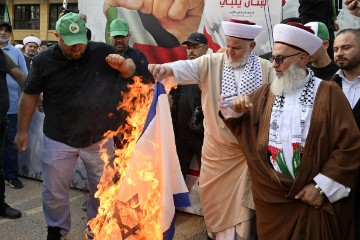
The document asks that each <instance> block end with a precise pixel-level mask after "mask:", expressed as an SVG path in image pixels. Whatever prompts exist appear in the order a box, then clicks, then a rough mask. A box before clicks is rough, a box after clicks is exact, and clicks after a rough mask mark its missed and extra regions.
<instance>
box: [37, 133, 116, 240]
mask: <svg viewBox="0 0 360 240" xmlns="http://www.w3.org/2000/svg"><path fill="white" fill-rule="evenodd" d="M101 144H102V141H100V142H97V143H95V144H93V145H90V146H88V147H85V148H73V147H70V146H68V145H66V144H63V143H60V142H57V141H54V140H52V139H50V138H48V137H46V136H44V138H43V145H42V153H41V166H42V176H43V190H42V197H43V211H44V216H45V220H46V224H47V226H48V227H60V229H61V230H60V232H61V235H63V236H65V235H67V234H68V233H69V231H70V227H71V219H70V203H69V186H70V183H71V180H72V178H73V173H74V166H75V164H76V161H77V159H78V157H80V158H81V160H82V161H83V163H84V165H85V170H86V174H87V178H88V183H89V201H88V210H87V220H88V221H89V220H90V219H92V218H94V217H95V216H96V214H97V209H98V207H99V201H98V199H95V197H94V194H95V192H96V191H97V184H98V183H99V180H100V177H101V175H102V173H103V166H104V163H103V161H102V160H101V158H100V148H101ZM102 149H107V154H108V155H109V156H112V155H113V154H114V141H113V140H112V139H110V140H109V141H108V142H106V143H105V144H104V145H103V146H102Z"/></svg>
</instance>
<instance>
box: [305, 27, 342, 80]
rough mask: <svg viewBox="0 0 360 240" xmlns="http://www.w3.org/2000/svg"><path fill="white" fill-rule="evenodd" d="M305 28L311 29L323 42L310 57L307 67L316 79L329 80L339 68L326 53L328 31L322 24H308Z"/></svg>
mask: <svg viewBox="0 0 360 240" xmlns="http://www.w3.org/2000/svg"><path fill="white" fill-rule="evenodd" d="M305 26H308V27H311V29H312V30H314V32H315V34H316V35H317V36H318V37H319V38H321V40H322V41H323V44H322V45H321V47H320V48H319V49H318V50H317V51H316V52H315V53H314V54H313V55H311V56H310V58H309V63H310V64H309V67H310V69H311V70H313V71H314V74H315V76H316V77H318V78H320V79H323V80H331V78H332V77H333V76H334V74H335V73H336V72H337V70H338V69H339V67H338V66H336V64H335V63H334V61H333V60H332V59H331V58H330V56H329V54H328V52H327V49H328V47H329V39H330V37H329V31H328V29H327V27H326V26H325V24H324V23H322V22H309V23H307V24H305Z"/></svg>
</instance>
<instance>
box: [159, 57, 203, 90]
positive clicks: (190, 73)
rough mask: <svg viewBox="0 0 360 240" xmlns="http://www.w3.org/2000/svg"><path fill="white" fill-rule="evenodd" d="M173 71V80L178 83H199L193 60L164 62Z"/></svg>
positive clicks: (196, 67)
mask: <svg viewBox="0 0 360 240" xmlns="http://www.w3.org/2000/svg"><path fill="white" fill-rule="evenodd" d="M165 65H166V66H169V67H170V68H171V69H172V70H173V72H174V81H175V82H176V83H178V84H180V85H185V84H199V80H200V77H199V72H198V66H197V65H196V63H195V62H194V61H193V60H180V61H176V62H172V63H165Z"/></svg>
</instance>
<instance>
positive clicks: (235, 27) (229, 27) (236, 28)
mask: <svg viewBox="0 0 360 240" xmlns="http://www.w3.org/2000/svg"><path fill="white" fill-rule="evenodd" d="M221 27H222V29H223V30H224V33H225V36H230V37H237V38H242V39H247V40H254V39H255V37H256V36H257V35H259V34H260V32H261V30H262V27H261V26H259V25H256V24H255V23H253V22H249V21H242V20H236V19H230V20H229V21H222V22H221Z"/></svg>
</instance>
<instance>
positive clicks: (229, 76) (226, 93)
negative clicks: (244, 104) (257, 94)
mask: <svg viewBox="0 0 360 240" xmlns="http://www.w3.org/2000/svg"><path fill="white" fill-rule="evenodd" d="M261 84H262V74H261V66H260V61H259V57H258V56H256V54H255V53H254V52H251V54H250V56H249V59H248V61H247V62H246V65H245V69H244V72H243V73H242V75H241V79H240V82H239V86H238V85H237V84H236V79H235V73H234V69H233V68H231V67H228V66H227V64H226V63H225V64H224V67H223V77H222V81H221V98H222V100H226V99H229V98H232V97H234V96H238V95H249V94H250V93H252V92H253V91H255V90H256V89H258V88H259V87H260V86H261Z"/></svg>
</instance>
